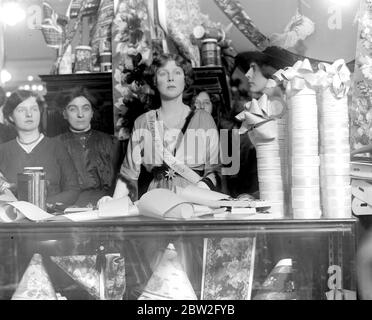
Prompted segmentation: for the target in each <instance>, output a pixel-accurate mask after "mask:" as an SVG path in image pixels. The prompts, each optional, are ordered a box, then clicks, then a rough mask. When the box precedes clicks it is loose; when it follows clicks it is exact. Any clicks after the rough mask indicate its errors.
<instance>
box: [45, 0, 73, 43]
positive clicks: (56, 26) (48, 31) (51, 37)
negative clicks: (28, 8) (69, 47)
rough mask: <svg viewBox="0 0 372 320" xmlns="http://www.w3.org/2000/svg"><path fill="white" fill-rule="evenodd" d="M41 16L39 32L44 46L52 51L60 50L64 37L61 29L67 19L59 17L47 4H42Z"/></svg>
mask: <svg viewBox="0 0 372 320" xmlns="http://www.w3.org/2000/svg"><path fill="white" fill-rule="evenodd" d="M43 16H44V19H43V22H42V24H41V32H42V33H43V36H44V39H45V42H46V45H47V46H48V47H51V48H54V49H60V47H61V46H62V42H63V36H64V28H63V27H64V25H66V24H67V18H66V17H62V16H60V15H59V14H58V13H57V12H56V11H55V10H54V9H53V8H52V7H51V6H50V4H49V3H48V2H43Z"/></svg>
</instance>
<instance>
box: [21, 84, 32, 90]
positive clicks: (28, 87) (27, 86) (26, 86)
mask: <svg viewBox="0 0 372 320" xmlns="http://www.w3.org/2000/svg"><path fill="white" fill-rule="evenodd" d="M23 88H24V89H25V90H30V89H31V87H30V86H29V85H28V84H26V85H25V86H24V87H23Z"/></svg>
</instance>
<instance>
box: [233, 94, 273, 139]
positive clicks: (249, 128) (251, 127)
mask: <svg viewBox="0 0 372 320" xmlns="http://www.w3.org/2000/svg"><path fill="white" fill-rule="evenodd" d="M235 118H236V119H238V120H239V121H242V125H241V127H240V129H239V134H244V133H246V132H248V133H251V132H253V133H254V137H255V139H254V140H255V141H254V142H264V141H267V140H273V139H275V137H276V135H277V129H276V123H275V121H274V120H275V118H274V117H271V115H270V101H269V100H268V97H267V95H266V94H263V95H262V96H261V98H260V99H259V100H256V99H252V101H250V102H247V103H246V104H245V110H243V111H242V112H240V113H239V114H238V115H237V116H235Z"/></svg>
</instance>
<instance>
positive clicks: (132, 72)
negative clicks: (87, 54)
mask: <svg viewBox="0 0 372 320" xmlns="http://www.w3.org/2000/svg"><path fill="white" fill-rule="evenodd" d="M151 62H152V42H151V26H150V22H149V12H148V8H147V1H145V0H120V2H119V4H118V9H117V12H116V15H115V18H114V21H113V24H112V65H113V73H112V82H113V101H114V124H115V135H116V136H118V137H119V139H121V140H126V139H128V138H129V136H130V132H131V129H132V128H131V125H133V122H134V119H129V118H131V116H130V114H131V113H129V114H128V111H129V110H130V111H131V112H133V116H132V117H135V115H137V114H138V112H140V110H139V109H137V108H139V107H140V106H141V100H140V99H139V96H141V93H140V91H142V89H144V90H147V88H142V87H141V84H142V83H140V82H139V81H138V80H139V78H141V77H140V76H139V75H140V74H141V72H142V71H143V70H144V69H143V67H140V65H141V64H144V65H146V66H149V65H150V63H151ZM128 80H129V81H128ZM131 80H132V81H131ZM142 108H143V106H142V107H141V110H142ZM128 116H129V117H128Z"/></svg>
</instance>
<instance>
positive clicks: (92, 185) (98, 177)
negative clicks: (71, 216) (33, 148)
mask: <svg viewBox="0 0 372 320" xmlns="http://www.w3.org/2000/svg"><path fill="white" fill-rule="evenodd" d="M59 138H60V139H61V141H62V143H63V144H64V145H65V147H66V149H67V151H68V153H69V154H70V156H71V158H72V160H73V162H74V164H75V167H76V170H77V172H78V180H79V186H80V189H81V190H82V192H81V194H80V196H79V199H78V200H77V202H76V203H75V205H76V206H82V207H84V206H87V205H88V204H91V205H95V204H96V203H97V201H98V200H99V199H100V198H102V197H103V196H106V195H112V193H113V189H114V187H115V182H116V176H117V172H118V170H119V165H120V163H119V161H120V144H119V141H118V140H117V139H116V138H115V137H112V136H110V135H108V134H106V133H103V132H100V131H96V130H90V131H88V132H83V133H74V132H66V133H64V134H62V135H60V136H59Z"/></svg>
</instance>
